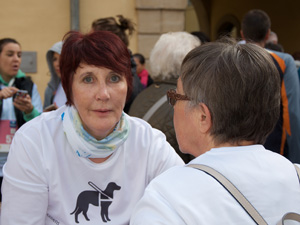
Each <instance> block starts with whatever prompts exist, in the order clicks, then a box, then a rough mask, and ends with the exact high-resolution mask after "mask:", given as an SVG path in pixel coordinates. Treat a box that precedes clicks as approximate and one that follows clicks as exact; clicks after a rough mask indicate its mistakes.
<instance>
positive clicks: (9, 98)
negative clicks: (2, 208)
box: [0, 38, 42, 201]
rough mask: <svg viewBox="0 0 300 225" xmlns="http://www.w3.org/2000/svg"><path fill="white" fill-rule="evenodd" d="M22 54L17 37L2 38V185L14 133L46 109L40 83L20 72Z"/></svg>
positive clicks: (0, 166)
mask: <svg viewBox="0 0 300 225" xmlns="http://www.w3.org/2000/svg"><path fill="white" fill-rule="evenodd" d="M21 56H22V51H21V46H20V44H19V43H18V42H17V41H16V40H15V39H12V38H4V39H1V40H0V118H1V120H0V187H1V183H2V177H3V175H2V166H3V165H4V163H5V162H6V159H7V154H8V150H9V147H10V144H11V141H12V138H13V136H14V133H15V132H16V130H17V129H18V128H20V127H21V126H22V125H23V124H24V123H26V122H27V121H29V120H31V119H33V118H34V117H36V116H38V115H40V113H41V112H42V101H41V98H40V95H39V93H38V90H37V86H36V85H35V84H34V83H33V82H32V80H31V79H30V77H26V76H25V74H24V73H23V72H21V71H20V65H21ZM0 201H1V197H0Z"/></svg>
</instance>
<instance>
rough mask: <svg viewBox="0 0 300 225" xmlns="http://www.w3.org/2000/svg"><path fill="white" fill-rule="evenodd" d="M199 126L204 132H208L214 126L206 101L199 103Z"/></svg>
mask: <svg viewBox="0 0 300 225" xmlns="http://www.w3.org/2000/svg"><path fill="white" fill-rule="evenodd" d="M199 109H200V110H199V112H198V113H199V115H198V121H199V126H200V127H199V128H200V131H201V132H202V133H208V132H209V131H210V129H211V127H212V120H211V114H210V111H209V109H208V107H207V106H206V105H205V104H204V103H200V104H199Z"/></svg>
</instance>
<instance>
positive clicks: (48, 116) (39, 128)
mask: <svg viewBox="0 0 300 225" xmlns="http://www.w3.org/2000/svg"><path fill="white" fill-rule="evenodd" d="M64 109H65V106H63V107H61V108H59V109H57V110H55V111H51V112H44V113H42V114H41V115H39V116H37V117H35V118H34V119H32V120H30V121H28V122H27V123H25V124H24V125H23V126H22V127H21V128H20V129H18V131H17V132H18V133H22V134H26V136H34V133H36V134H39V135H44V134H45V133H46V132H50V131H51V130H52V131H53V130H56V129H57V127H58V126H62V120H61V115H62V113H63V112H64Z"/></svg>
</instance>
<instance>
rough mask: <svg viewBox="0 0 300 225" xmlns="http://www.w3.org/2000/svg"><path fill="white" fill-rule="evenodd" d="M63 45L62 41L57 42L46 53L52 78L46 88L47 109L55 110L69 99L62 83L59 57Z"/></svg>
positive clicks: (45, 106)
mask: <svg viewBox="0 0 300 225" xmlns="http://www.w3.org/2000/svg"><path fill="white" fill-rule="evenodd" d="M62 45H63V43H62V41H59V42H56V43H55V44H54V45H53V46H52V47H51V48H50V49H49V50H48V52H47V54H46V59H47V64H48V68H49V71H50V75H51V79H50V81H49V83H48V86H47V88H46V90H45V98H44V110H45V111H50V110H55V109H57V108H59V107H61V106H63V105H64V104H65V103H66V101H67V98H66V94H65V92H64V90H63V87H62V85H61V75H60V69H59V58H60V54H61V49H62Z"/></svg>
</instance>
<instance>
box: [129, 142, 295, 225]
mask: <svg viewBox="0 0 300 225" xmlns="http://www.w3.org/2000/svg"><path fill="white" fill-rule="evenodd" d="M190 164H204V165H207V166H210V167H212V168H214V169H215V170H217V171H219V172H220V173H222V174H223V175H224V176H225V177H226V178H227V179H229V180H230V181H231V182H232V183H233V184H234V185H235V186H236V187H237V188H238V189H239V190H240V191H241V192H242V194H243V195H244V196H245V197H246V198H247V199H248V200H249V201H250V202H251V203H252V205H253V206H254V207H255V208H256V209H257V210H258V212H259V213H260V214H261V215H262V217H263V218H264V219H265V220H266V222H267V223H268V224H272V225H273V224H276V223H277V222H278V221H279V220H280V218H281V217H282V216H283V215H284V214H285V213H286V212H297V213H300V204H299V203H300V185H299V180H298V177H297V173H296V170H295V167H294V166H293V164H292V163H290V162H289V161H288V160H287V159H285V158H284V157H282V156H280V155H279V154H277V153H273V152H271V151H268V150H265V149H264V147H263V146H261V145H252V146H247V147H227V148H216V149H211V150H210V151H208V152H206V153H205V154H203V155H201V156H199V157H197V158H196V159H194V160H192V161H191V162H190ZM130 224H132V225H136V224H143V225H147V224H151V225H152V224H160V225H162V224H172V225H179V224H189V225H201V224H205V225H207V224H209V225H214V224H215V225H220V224H238V225H240V224H243V225H244V224H255V223H254V221H253V220H252V219H251V217H250V216H249V215H248V214H247V213H246V211H245V210H244V209H243V208H242V207H241V206H240V205H239V204H238V203H237V201H236V200H235V199H234V198H233V197H232V196H231V195H230V194H229V192H228V191H227V190H226V189H224V187H223V186H221V185H220V184H219V183H218V182H217V181H216V180H215V179H214V178H212V177H211V176H210V175H208V174H206V173H204V172H202V171H200V170H198V169H195V168H190V167H184V166H179V167H174V168H172V169H170V170H168V171H166V172H165V173H163V174H161V175H160V176H158V177H157V178H155V179H154V180H153V181H152V182H151V183H150V184H149V186H148V187H147V189H146V191H145V195H144V196H143V198H142V199H141V200H140V202H139V203H138V204H137V206H136V208H135V210H134V213H133V216H132V218H131V222H130Z"/></svg>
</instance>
